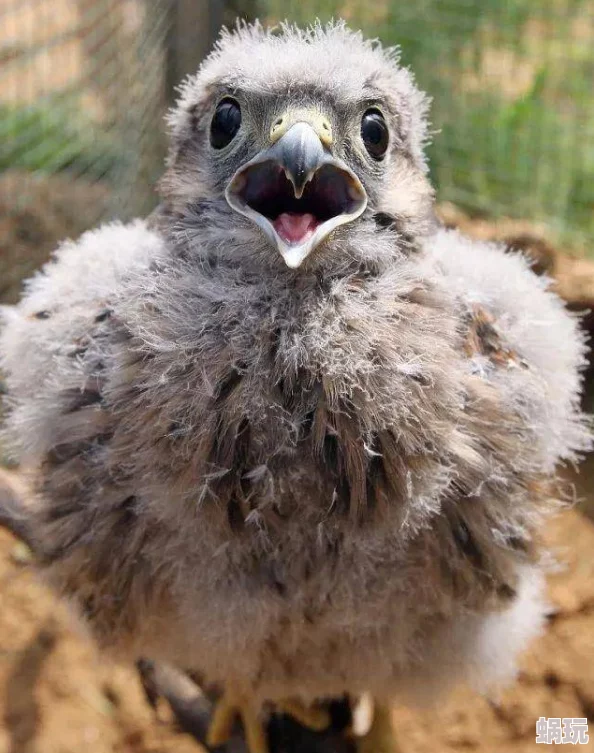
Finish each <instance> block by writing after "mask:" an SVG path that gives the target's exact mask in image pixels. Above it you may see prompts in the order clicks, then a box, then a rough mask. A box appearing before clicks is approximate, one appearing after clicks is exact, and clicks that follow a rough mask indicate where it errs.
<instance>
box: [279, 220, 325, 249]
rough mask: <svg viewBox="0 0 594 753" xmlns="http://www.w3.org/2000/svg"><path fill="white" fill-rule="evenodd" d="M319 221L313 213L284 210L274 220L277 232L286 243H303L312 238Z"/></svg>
mask: <svg viewBox="0 0 594 753" xmlns="http://www.w3.org/2000/svg"><path fill="white" fill-rule="evenodd" d="M318 224H319V222H318V221H317V219H316V218H315V217H314V215H313V214H310V213H309V212H304V213H303V214H296V213H294V212H283V213H282V214H279V216H278V217H277V218H276V219H275V220H274V222H273V225H274V229H275V230H276V232H277V233H278V234H279V236H280V237H281V238H282V239H283V240H284V241H285V242H286V243H303V242H305V241H307V240H309V239H310V238H311V236H312V235H313V233H314V232H315V229H316V228H317V226H318Z"/></svg>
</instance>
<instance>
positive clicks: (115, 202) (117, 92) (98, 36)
mask: <svg viewBox="0 0 594 753" xmlns="http://www.w3.org/2000/svg"><path fill="white" fill-rule="evenodd" d="M170 26H171V7H170V4H169V3H165V2H154V3H153V2H151V3H146V2H144V0H0V258H1V261H0V295H2V294H3V293H4V295H5V297H6V295H8V296H9V297H14V293H15V291H14V289H13V288H14V285H13V283H14V282H16V281H17V280H18V279H19V278H20V277H21V275H22V273H23V272H24V271H28V268H29V267H34V266H36V264H38V263H39V261H40V260H41V259H43V258H45V256H46V255H47V253H48V250H50V249H51V247H52V246H54V245H55V243H56V242H57V241H58V240H59V239H60V238H62V237H64V236H68V235H70V236H72V235H77V234H78V233H80V232H81V231H83V230H85V229H87V228H88V227H90V226H92V225H94V224H96V223H97V222H98V221H99V220H101V219H103V218H105V217H109V216H122V217H127V216H130V215H133V214H136V213H143V212H146V211H147V210H149V209H150V208H151V207H152V205H153V203H154V188H153V186H154V182H155V179H156V177H157V176H158V174H159V172H160V170H161V165H162V160H163V136H162V127H161V125H162V114H163V112H164V110H165V107H166V101H167V98H166V83H165V76H166V55H167V40H168V33H169V29H170Z"/></svg>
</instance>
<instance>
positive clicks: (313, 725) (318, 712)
mask: <svg viewBox="0 0 594 753" xmlns="http://www.w3.org/2000/svg"><path fill="white" fill-rule="evenodd" d="M274 710H275V711H279V712H280V713H282V714H287V715H288V716H291V717H293V719H294V720H295V721H296V722H298V723H299V724H300V725H301V726H302V727H307V728H308V729H310V730H312V731H313V732H322V731H323V730H325V729H328V727H329V726H330V724H331V723H332V719H331V717H330V713H329V711H328V710H327V709H325V708H322V707H321V706H306V705H305V704H303V703H301V702H300V701H296V700H292V699H289V700H286V701H280V702H279V703H277V704H276V705H275V709H274Z"/></svg>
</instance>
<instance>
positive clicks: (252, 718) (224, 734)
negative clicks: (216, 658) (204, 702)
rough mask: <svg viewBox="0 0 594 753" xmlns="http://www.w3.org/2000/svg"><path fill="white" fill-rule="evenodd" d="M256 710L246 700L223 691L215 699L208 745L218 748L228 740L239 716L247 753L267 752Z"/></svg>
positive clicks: (262, 726) (262, 729)
mask: <svg viewBox="0 0 594 753" xmlns="http://www.w3.org/2000/svg"><path fill="white" fill-rule="evenodd" d="M258 711H259V710H258V709H256V708H254V706H253V704H252V703H250V702H249V701H248V700H246V699H244V698H240V697H237V696H235V695H233V694H231V693H229V692H226V693H224V694H223V696H222V697H221V698H220V699H219V700H218V701H217V704H216V706H215V709H214V712H213V715H212V719H211V721H210V725H209V727H208V733H207V735H206V744H207V745H208V747H209V748H218V747H219V746H221V745H224V744H225V743H226V742H228V740H229V738H230V737H231V735H232V733H233V725H234V723H235V720H236V719H237V718H238V717H239V718H240V719H241V721H242V724H243V732H244V737H245V742H246V745H247V748H248V750H249V753H268V742H267V740H266V732H265V730H264V724H263V723H262V719H261V718H260V714H259V713H258Z"/></svg>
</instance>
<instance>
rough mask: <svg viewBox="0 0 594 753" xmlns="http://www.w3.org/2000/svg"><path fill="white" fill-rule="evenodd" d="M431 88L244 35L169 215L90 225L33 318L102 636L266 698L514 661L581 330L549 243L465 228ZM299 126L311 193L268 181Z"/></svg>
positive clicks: (284, 33) (63, 504)
mask: <svg viewBox="0 0 594 753" xmlns="http://www.w3.org/2000/svg"><path fill="white" fill-rule="evenodd" d="M225 103H227V105H228V106H226V109H225V108H223V109H225V113H222V111H221V109H220V108H221V106H222V105H223V104H225ZM237 109H239V112H240V123H239V125H238V113H237ZM370 111H371V112H372V113H373V118H372V119H374V122H375V123H376V125H377V118H378V117H379V118H380V119H381V120H382V121H383V124H384V125H385V129H386V130H387V144H386V145H385V146H386V148H385V151H384V152H383V153H381V154H379V151H381V148H382V147H381V144H380V149H379V150H378V149H377V145H378V143H379V142H380V141H381V139H382V138H384V137H385V135H386V134H385V133H381V134H380V133H379V132H378V131H377V128H376V129H375V131H374V130H373V128H372V129H371V132H372V136H373V138H370V136H369V133H370V131H369V130H367V131H366V130H365V128H367V126H366V127H365V128H363V126H362V123H363V120H364V119H365V117H366V116H369V115H370ZM426 111H427V101H426V99H425V97H424V96H423V95H422V94H421V93H420V92H419V91H418V89H417V88H416V86H415V84H414V81H413V78H412V76H411V74H410V73H409V72H408V71H407V70H405V69H404V68H402V67H400V66H399V63H398V59H397V56H396V55H395V54H394V52H393V51H389V50H382V49H381V48H380V47H379V46H378V45H376V44H373V43H370V42H366V41H364V40H363V39H362V38H361V36H360V35H359V34H355V33H353V32H351V31H349V30H348V29H347V28H346V27H345V26H344V25H342V24H336V25H330V26H327V27H320V26H315V27H314V28H311V29H308V30H305V31H302V30H298V29H295V28H292V27H283V28H282V29H281V31H280V33H271V32H268V31H265V30H263V29H262V28H261V27H259V26H251V27H244V28H241V29H239V30H238V31H236V32H235V33H233V34H224V35H223V37H222V38H221V40H220V42H219V44H218V46H217V48H216V50H215V51H214V52H213V54H212V55H211V56H210V57H209V58H208V59H207V60H206V62H205V63H204V65H203V67H202V68H201V70H200V71H199V73H198V75H197V76H195V77H193V78H190V79H189V80H188V81H187V82H186V83H185V84H184V85H183V87H182V89H181V96H180V100H179V103H178V105H177V107H176V108H175V110H174V111H173V112H172V114H171V117H170V128H171V149H170V154H169V160H168V169H167V173H166V176H165V178H164V179H163V180H162V182H161V186H160V190H161V196H162V203H161V205H160V208H159V210H158V212H157V213H156V214H155V216H154V217H153V218H151V220H150V221H149V222H146V221H136V222H134V223H132V224H129V225H121V224H111V225H107V226H104V227H103V228H101V229H99V230H96V231H94V232H90V233H87V234H86V235H84V236H83V237H82V238H81V239H80V240H79V241H78V242H67V243H65V244H63V245H62V246H61V247H60V248H59V250H58V251H57V252H56V254H55V256H54V259H53V260H52V262H50V263H49V264H48V265H47V266H46V267H45V268H44V269H43V271H42V273H40V274H38V275H37V276H36V277H34V278H33V279H31V280H30V281H29V282H28V283H27V286H26V292H25V295H24V296H23V299H22V301H21V302H20V303H19V305H18V306H17V307H15V308H14V309H7V310H6V311H5V312H4V319H5V323H4V328H3V331H2V335H1V340H0V353H1V365H2V368H3V369H4V370H5V372H6V375H7V377H6V381H7V387H8V394H9V397H8V403H9V406H10V415H9V417H8V421H7V430H8V433H9V435H10V437H11V439H12V441H13V443H14V446H15V448H16V454H17V456H18V459H19V460H20V462H21V463H22V465H23V466H24V467H26V468H27V470H28V473H29V477H30V479H31V482H32V484H33V486H34V489H35V504H34V505H31V506H30V507H29V509H28V513H27V514H28V523H29V525H30V529H31V531H32V532H33V538H34V540H35V542H36V548H37V550H38V551H39V553H40V558H41V570H42V571H43V573H44V575H45V577H46V578H47V579H48V580H49V582H50V583H51V584H53V586H54V587H55V588H56V589H57V590H58V591H59V592H60V593H62V594H63V595H64V596H65V597H66V598H68V599H69V600H70V601H71V603H72V604H74V605H75V606H76V608H77V610H78V611H79V613H80V615H81V617H82V618H83V619H84V620H85V621H86V623H87V624H88V626H89V628H90V629H91V631H92V632H93V634H94V635H95V637H96V639H97V640H98V642H99V643H100V645H101V646H103V647H105V648H107V649H109V650H111V651H112V652H114V653H116V654H118V655H120V656H123V657H125V658H127V659H137V658H138V657H140V656H151V657H152V658H154V659H156V660H164V661H166V662H171V663H173V664H177V665H180V666H183V667H187V668H191V669H193V670H195V671H196V672H199V673H200V675H201V676H203V677H204V678H205V679H206V681H207V682H209V683H215V684H217V685H219V686H222V687H233V688H235V689H236V692H237V693H238V694H239V695H240V696H242V697H249V698H250V699H251V700H252V702H253V703H254V704H255V707H256V708H257V707H258V706H259V705H260V704H263V703H265V702H279V701H281V700H283V699H287V698H292V699H296V700H299V701H301V702H303V703H306V704H307V703H312V702H315V701H317V700H319V699H321V698H337V697H340V696H342V695H343V694H344V693H346V692H348V693H352V694H355V695H360V694H363V693H364V692H367V691H368V692H370V693H371V694H372V695H373V696H374V697H375V698H377V699H379V700H380V701H388V700H389V701H395V700H400V701H404V702H413V701H415V700H419V699H422V700H426V699H427V698H428V697H429V696H432V695H433V694H434V692H435V691H438V690H443V689H444V688H445V687H447V686H449V685H450V684H451V683H452V682H453V681H457V680H467V681H470V682H472V683H474V684H475V685H476V686H478V687H480V688H484V687H486V686H488V685H489V684H490V683H493V682H497V681H501V680H503V679H506V678H508V677H509V676H510V675H511V674H512V673H513V668H514V661H515V658H516V655H517V653H518V651H519V650H520V649H521V648H522V647H523V646H524V644H525V643H526V641H527V640H528V639H529V638H530V637H531V636H532V635H534V634H535V633H536V632H537V631H538V630H539V628H540V626H541V622H542V616H543V610H544V607H543V602H542V595H541V588H542V575H541V566H540V564H539V554H538V548H537V546H536V543H535V533H536V531H537V530H538V527H539V525H540V524H541V521H542V519H543V517H544V515H545V514H546V513H547V512H548V511H549V510H550V509H552V508H553V507H554V506H555V497H556V492H555V490H554V487H553V484H552V481H553V479H554V473H555V467H556V465H557V463H558V462H559V461H561V460H565V461H571V460H573V459H574V457H575V455H576V453H577V452H579V451H581V450H584V449H586V448H587V447H588V446H589V442H590V439H589V435H588V431H587V429H586V428H585V425H584V421H583V417H582V416H581V414H580V411H579V393H580V376H579V371H580V369H581V367H582V365H583V362H584V344H583V340H582V336H581V335H580V333H579V329H578V324H577V322H576V320H575V319H574V318H573V317H571V316H570V315H568V314H567V313H566V311H565V310H564V307H563V305H562V303H561V302H560V301H559V300H558V299H557V298H556V297H555V295H553V294H552V293H551V292H548V291H547V290H546V282H545V281H543V280H541V279H538V278H537V277H535V276H534V275H533V274H532V272H531V271H530V270H529V268H528V265H527V263H526V262H525V260H524V259H522V258H521V257H518V256H511V255H508V254H506V253H505V252H504V250H503V249H502V248H500V247H497V246H492V245H485V244H480V243H476V242H471V241H469V240H467V239H465V238H463V237H461V236H460V235H458V234H457V233H455V232H452V231H444V230H441V229H439V228H438V227H437V226H436V223H435V221H434V215H433V191H432V188H431V186H430V184H429V182H428V178H427V168H426V163H425V157H424V153H423V148H424V145H425V142H426V138H427V123H426ZM304 113H305V114H304ZM377 113H379V115H378V114H377ZM213 119H218V120H217V121H216V122H215V124H214V125H213ZM295 124H297V125H298V126H299V128H300V129H301V130H300V131H299V129H297V130H293V131H292V133H293V136H295V134H296V133H297V131H299V133H307V138H308V139H309V142H308V144H309V145H310V146H311V149H314V147H315V149H317V152H316V154H317V155H318V157H317V158H316V159H318V158H319V160H320V163H319V164H322V162H323V164H324V165H326V167H324V169H325V170H327V173H324V174H327V175H328V180H329V181H330V185H331V188H333V189H335V194H334V196H332V195H330V196H329V195H328V193H326V194H324V192H323V190H322V188H321V187H320V183H319V182H318V183H316V180H318V181H319V177H320V175H322V173H321V172H319V171H318V172H315V170H318V167H319V165H318V163H316V166H314V168H315V169H314V168H312V170H313V172H312V173H311V175H310V174H308V175H306V176H305V177H306V178H307V180H306V181H305V183H306V184H307V183H308V182H309V183H311V184H312V186H314V187H313V188H310V189H307V188H306V191H308V190H309V194H307V193H304V194H303V198H302V200H303V201H307V202H308V203H307V205H303V206H302V205H300V204H299V201H300V199H298V198H297V197H296V195H295V196H293V195H292V194H291V196H290V197H289V198H287V185H286V184H283V185H281V184H280V183H278V182H277V183H276V184H274V185H273V183H274V181H273V178H272V177H271V176H272V173H269V172H264V173H262V174H260V177H261V181H260V182H259V183H257V181H256V183H254V180H253V173H251V172H249V170H248V171H247V172H246V170H247V168H246V165H248V163H250V165H252V166H253V165H254V164H256V167H257V165H258V164H260V163H258V159H259V155H261V154H263V153H264V154H268V152H267V151H266V150H268V149H273V148H274V145H275V144H276V143H281V141H282V139H284V138H285V135H286V133H289V132H291V127H292V125H295ZM304 124H305V125H304ZM384 125H381V124H380V130H381V129H382V128H384ZM275 128H276V129H280V131H282V134H284V135H282V134H281V136H280V137H279V139H280V140H275V139H276V136H275V134H276V133H277V132H276V131H275ZM287 128H288V129H289V130H288V131H287ZM217 129H218V130H217ZM234 129H235V132H233V131H234ZM283 129H284V130H283ZM304 129H305V130H304ZM221 132H222V134H223V139H222V141H223V142H224V141H225V139H226V138H227V137H228V136H229V134H231V133H232V136H231V139H230V140H229V141H228V142H227V143H224V145H223V146H220V144H221V139H220V138H218V137H219V136H220V135H221ZM313 132H315V133H316V134H317V135H318V137H319V141H320V143H321V144H322V147H320V148H318V146H317V144H316V143H314V142H315V140H312V139H313V137H312V136H311V133H313ZM374 134H375V135H374ZM384 140H385V139H384ZM282 143H283V144H284V145H286V144H287V143H288V142H287V141H286V140H285V141H284V142H282ZM292 148H295V149H296V148H297V147H296V146H295V143H294V142H292ZM277 151H278V150H277ZM275 154H276V153H275ZM378 154H379V156H378ZM292 155H293V157H294V156H295V153H294V152H292ZM285 156H286V155H285ZM285 156H283V155H281V156H280V157H278V159H279V160H280V162H279V164H281V163H282V165H281V166H282V167H283V169H285V168H286V169H287V171H288V178H287V180H290V181H291V182H293V183H295V184H296V183H298V182H299V181H300V180H301V178H300V177H299V176H300V175H301V174H300V173H299V164H297V165H295V164H294V163H291V164H290V165H289V166H288V168H287V164H285V163H283V162H282V160H283V159H285ZM271 159H272V158H271ZM275 159H276V157H275ZM254 160H255V162H254ZM297 162H298V160H297ZM265 164H266V166H267V167H266V168H261V169H263V170H268V169H269V167H270V164H269V163H268V162H266V163H265ZM274 164H276V163H274ZM252 169H253V167H251V168H250V170H252ZM257 169H260V168H257ZM319 170H322V168H321V167H320V168H319ZM279 174H280V173H279ZM275 175H276V173H275ZM316 176H318V177H316ZM301 177H303V175H301ZM277 178H278V176H277ZM277 178H275V180H276V179H277ZM278 180H280V178H278ZM234 181H235V183H234ZM250 181H251V182H250ZM256 184H257V185H256ZM263 184H265V185H267V186H269V184H270V185H271V186H272V187H271V188H270V191H269V193H268V194H267V195H265V196H262V195H260V194H258V195H257V196H256V198H255V199H254V197H253V196H251V198H250V195H247V194H245V191H248V189H246V185H247V186H254V185H255V186H256V188H257V186H261V185H263ZM269 187H270V186H269ZM256 188H254V190H256ZM347 189H348V190H347ZM249 190H251V189H249ZM242 191H243V192H244V193H242ZM275 191H276V193H275ZM349 191H350V192H349ZM336 192H341V193H340V197H341V198H340V201H341V202H342V204H340V206H338V205H337V206H334V205H333V204H332V202H335V203H336V195H337V194H336ZM345 192H346V193H345ZM297 193H298V190H297V186H296V187H295V194H297ZM248 194H249V191H248ZM279 197H280V198H279ZM325 200H326V201H327V202H330V203H329V204H324V201H325ZM234 202H235V203H234ZM241 202H243V203H241ZM250 202H251V204H253V206H251V205H250ZM275 202H276V204H275ZM278 202H280V204H279V203H278ZM324 206H326V207H327V206H332V212H327V213H326V215H327V214H331V215H332V216H331V217H330V220H332V219H334V218H336V217H338V219H339V224H338V225H336V227H334V226H333V228H332V230H331V231H329V233H328V234H326V235H325V237H323V238H320V239H319V241H317V242H316V243H313V242H312V243H310V240H308V239H310V238H311V233H310V230H312V227H313V230H312V232H314V231H315V232H317V231H318V229H319V228H320V227H322V225H323V224H324V222H327V221H329V220H328V217H327V216H326V215H325V214H324V211H323V210H324ZM300 207H302V209H301V210H300ZM250 212H251V214H250ZM256 215H257V216H256ZM306 215H307V217H306V220H307V221H305V220H303V218H304V217H305V216H306ZM279 218H281V219H280V220H279ZM302 220H303V222H304V223H305V225H307V224H308V223H310V224H311V225H312V227H309V226H308V227H306V228H305V231H306V232H305V233H304V234H303V237H300V236H299V233H300V232H301V231H302V230H303V227H302V224H303V223H302ZM266 222H268V224H266ZM275 223H276V224H275ZM300 223H301V224H300ZM287 228H289V229H288V230H287ZM283 233H284V234H285V235H284V236H283ZM307 233H309V235H308V234H307ZM287 234H288V236H289V237H288V240H287ZM291 234H296V237H297V241H296V242H293V241H295V239H294V238H293V240H291V239H292V235H291ZM321 234H322V235H323V234H324V233H321ZM295 244H296V245H297V246H299V249H300V251H299V254H297V255H294V254H293V251H294V246H295ZM300 244H301V245H300ZM304 244H306V245H304ZM307 244H309V245H307ZM279 251H280V253H279ZM301 251H303V253H301ZM301 256H303V258H301Z"/></svg>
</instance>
